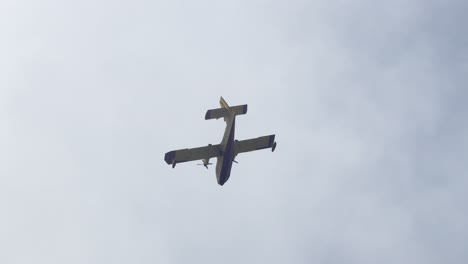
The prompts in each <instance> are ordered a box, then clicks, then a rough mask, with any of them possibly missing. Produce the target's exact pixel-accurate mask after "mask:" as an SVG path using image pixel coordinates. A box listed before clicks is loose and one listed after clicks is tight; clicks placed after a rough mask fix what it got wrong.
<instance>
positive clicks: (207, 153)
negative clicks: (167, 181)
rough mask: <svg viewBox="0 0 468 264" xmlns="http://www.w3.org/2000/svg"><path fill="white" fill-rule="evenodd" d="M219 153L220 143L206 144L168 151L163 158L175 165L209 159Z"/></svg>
mask: <svg viewBox="0 0 468 264" xmlns="http://www.w3.org/2000/svg"><path fill="white" fill-rule="evenodd" d="M220 155H222V153H221V146H220V145H208V146H206V147H199V148H191V149H179V150H173V151H169V152H167V153H166V155H164V160H165V161H166V163H167V164H169V165H170V164H172V167H175V164H176V163H181V162H187V161H192V160H201V159H209V158H212V157H217V156H220Z"/></svg>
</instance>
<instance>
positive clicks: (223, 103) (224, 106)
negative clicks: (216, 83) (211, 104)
mask: <svg viewBox="0 0 468 264" xmlns="http://www.w3.org/2000/svg"><path fill="white" fill-rule="evenodd" d="M219 105H221V107H222V108H224V109H227V110H228V111H229V112H232V110H231V108H230V107H229V105H228V104H227V103H226V101H224V98H223V97H222V96H221V98H219Z"/></svg>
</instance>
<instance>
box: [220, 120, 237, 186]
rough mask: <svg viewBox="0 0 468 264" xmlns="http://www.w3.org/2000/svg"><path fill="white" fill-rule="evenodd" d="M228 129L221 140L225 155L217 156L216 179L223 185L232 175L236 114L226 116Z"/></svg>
mask: <svg viewBox="0 0 468 264" xmlns="http://www.w3.org/2000/svg"><path fill="white" fill-rule="evenodd" d="M225 121H226V130H225V131H224V136H223V140H222V141H221V146H222V153H223V155H221V156H218V157H217V162H216V179H217V180H218V184H219V185H223V184H224V183H226V182H227V180H228V179H229V176H230V175H231V168H232V162H233V161H234V158H235V156H234V134H235V133H234V131H235V129H236V116H235V115H234V114H231V115H229V116H227V117H225Z"/></svg>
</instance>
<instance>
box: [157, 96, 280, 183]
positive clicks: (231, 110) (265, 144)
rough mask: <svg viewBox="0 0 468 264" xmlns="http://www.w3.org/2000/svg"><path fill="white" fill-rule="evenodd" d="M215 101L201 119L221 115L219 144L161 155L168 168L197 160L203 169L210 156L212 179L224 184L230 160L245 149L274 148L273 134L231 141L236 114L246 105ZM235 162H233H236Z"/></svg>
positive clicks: (233, 159)
mask: <svg viewBox="0 0 468 264" xmlns="http://www.w3.org/2000/svg"><path fill="white" fill-rule="evenodd" d="M219 103H220V105H221V108H217V109H210V110H208V111H207V112H206V114H205V120H208V119H219V118H223V119H224V121H225V122H226V129H225V131H224V136H223V139H222V141H221V143H220V144H216V145H212V144H209V145H208V146H205V147H199V148H190V149H179V150H173V151H169V152H167V153H166V154H165V156H164V160H165V161H166V163H167V164H169V165H172V168H174V167H175V166H176V164H177V163H182V162H187V161H194V160H201V161H202V164H198V165H203V166H205V167H206V168H208V165H210V164H211V163H210V162H209V160H210V158H216V179H217V181H218V184H219V185H221V186H222V185H224V184H225V183H226V182H227V181H228V179H229V176H230V174H231V168H232V163H233V162H236V161H235V157H236V156H237V155H238V154H239V153H243V152H249V151H254V150H260V149H267V148H271V151H274V150H275V148H276V142H275V135H268V136H263V137H258V138H253V139H247V140H235V139H234V134H235V125H236V116H238V115H244V114H246V113H247V105H238V106H232V107H231V106H229V105H228V104H227V103H226V101H225V100H224V99H223V97H221V98H220V100H219ZM236 163H237V162H236Z"/></svg>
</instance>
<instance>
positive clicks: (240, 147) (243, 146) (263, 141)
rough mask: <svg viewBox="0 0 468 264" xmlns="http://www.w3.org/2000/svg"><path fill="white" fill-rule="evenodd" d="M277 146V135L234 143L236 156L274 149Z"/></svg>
mask: <svg viewBox="0 0 468 264" xmlns="http://www.w3.org/2000/svg"><path fill="white" fill-rule="evenodd" d="M275 146H276V144H275V135H269V136H264V137H258V138H252V139H246V140H239V141H235V143H234V155H237V154H239V153H242V152H249V151H254V150H259V149H266V148H272V149H273V148H274V147H275ZM273 150H274V149H273Z"/></svg>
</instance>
